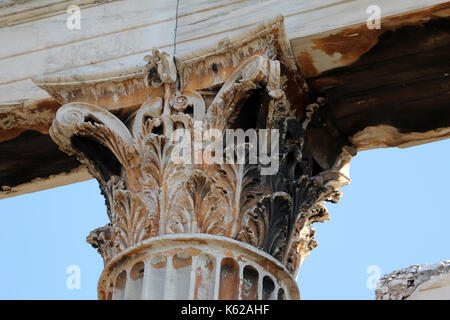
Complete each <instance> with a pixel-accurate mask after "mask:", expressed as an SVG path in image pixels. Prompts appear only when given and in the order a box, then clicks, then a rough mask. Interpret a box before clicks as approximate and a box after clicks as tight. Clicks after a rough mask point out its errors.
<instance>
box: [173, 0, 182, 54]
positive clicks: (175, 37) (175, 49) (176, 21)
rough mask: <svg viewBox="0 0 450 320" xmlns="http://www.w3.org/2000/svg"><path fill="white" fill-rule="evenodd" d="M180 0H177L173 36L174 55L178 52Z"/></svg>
mask: <svg viewBox="0 0 450 320" xmlns="http://www.w3.org/2000/svg"><path fill="white" fill-rule="evenodd" d="M179 4H180V0H177V11H176V13H175V36H174V37H173V56H174V57H175V54H176V53H177V28H178V6H179Z"/></svg>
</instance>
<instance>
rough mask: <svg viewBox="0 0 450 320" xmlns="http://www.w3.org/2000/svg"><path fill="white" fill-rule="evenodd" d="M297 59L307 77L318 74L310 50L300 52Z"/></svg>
mask: <svg viewBox="0 0 450 320" xmlns="http://www.w3.org/2000/svg"><path fill="white" fill-rule="evenodd" d="M297 60H298V63H299V65H300V69H301V70H302V72H303V75H304V76H305V77H306V78H310V77H314V76H316V75H317V74H318V72H317V69H316V67H315V66H314V61H313V58H312V57H311V54H310V53H309V52H306V51H302V52H300V54H299V55H298V59H297Z"/></svg>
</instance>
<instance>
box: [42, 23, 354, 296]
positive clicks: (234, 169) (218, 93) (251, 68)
mask: <svg viewBox="0 0 450 320" xmlns="http://www.w3.org/2000/svg"><path fill="white" fill-rule="evenodd" d="M146 60H147V61H148V65H147V66H146V67H145V71H144V74H145V76H144V77H143V78H142V79H143V81H144V82H145V84H146V85H147V86H149V87H153V88H155V87H158V88H159V87H161V88H162V92H163V96H149V97H148V98H147V100H146V101H144V103H143V104H142V105H141V106H139V107H138V108H136V109H133V110H132V111H131V112H130V113H128V114H126V117H121V116H120V115H118V116H116V115H114V114H113V113H111V112H109V111H107V110H105V109H103V108H101V107H98V106H95V105H92V104H88V103H83V102H71V103H68V104H65V105H64V106H62V107H61V108H60V109H59V110H58V111H57V113H56V117H55V120H54V122H53V125H52V127H51V130H50V135H51V137H52V139H53V140H54V141H55V142H56V143H57V144H58V145H59V147H60V149H61V150H63V151H64V152H66V153H68V154H74V155H76V156H77V158H78V159H79V161H80V162H82V163H83V164H84V165H86V166H87V168H88V170H89V172H90V173H91V174H92V175H93V176H94V177H95V178H96V179H97V180H98V181H99V184H100V188H101V190H102V193H103V195H104V196H105V198H106V204H107V207H108V216H109V218H110V221H111V222H110V223H109V224H108V225H106V226H104V227H102V228H99V229H96V230H94V231H93V232H92V233H91V235H90V236H89V237H88V241H89V243H91V244H92V245H93V246H94V247H95V248H98V250H99V252H100V254H101V255H102V257H103V259H104V262H105V268H108V266H109V265H110V264H111V263H113V261H116V260H118V259H119V260H120V259H122V258H121V257H123V256H124V255H125V254H126V252H128V251H129V250H131V248H134V247H140V246H142V245H143V244H144V243H147V242H148V241H150V240H151V239H153V238H155V237H161V236H164V235H169V234H180V236H181V235H182V234H191V235H192V234H208V235H212V236H219V237H226V238H230V239H236V240H238V241H240V242H243V243H247V244H249V245H251V246H253V247H254V248H255V250H260V251H261V252H266V253H268V254H270V255H271V256H272V257H273V258H274V259H276V260H278V261H279V262H280V263H281V264H282V265H284V268H285V269H286V272H288V273H289V274H290V276H291V277H292V278H296V275H297V272H298V268H299V267H300V265H301V263H302V261H303V260H304V258H305V257H306V256H307V255H308V254H309V252H310V251H311V249H313V248H314V247H315V246H316V243H315V241H314V228H313V227H312V226H311V224H313V223H315V222H323V221H326V220H327V219H328V218H329V214H328V211H327V209H326V208H325V206H324V202H325V201H330V202H337V201H338V200H339V198H340V196H341V192H340V191H339V189H340V187H341V186H343V185H345V184H347V183H348V182H349V178H348V176H347V175H346V174H345V172H346V171H345V170H346V169H347V167H348V164H349V161H350V159H351V156H352V154H351V153H349V152H348V151H347V150H346V149H342V151H341V155H340V156H339V157H337V158H336V159H335V161H334V163H333V164H332V165H331V167H327V168H326V169H324V168H322V167H321V166H320V164H318V163H317V162H316V161H315V160H314V157H313V155H312V152H311V150H312V148H313V146H311V145H308V143H307V142H305V139H304V137H305V132H306V130H307V129H308V126H309V125H310V123H311V122H312V121H314V114H315V112H316V111H317V110H318V109H320V108H321V107H322V106H323V105H324V104H325V103H326V101H325V99H323V98H319V99H317V102H314V101H311V102H314V103H310V104H307V102H308V101H310V100H311V97H310V95H309V92H308V87H307V85H306V83H305V82H304V79H303V78H301V74H300V73H299V72H298V70H297V66H296V64H295V61H294V60H293V58H292V54H291V52H290V48H289V43H288V42H287V41H286V39H285V35H284V33H283V24H282V19H280V18H279V19H276V20H275V21H272V22H270V23H267V24H263V25H262V26H260V27H258V28H256V29H255V30H254V32H251V33H247V34H245V35H244V36H241V37H239V38H236V39H233V41H232V42H230V43H227V45H226V46H219V47H218V48H216V47H213V48H207V49H203V50H201V51H199V52H198V53H194V54H192V55H190V56H189V57H184V58H182V59H178V60H176V65H175V62H174V60H173V59H172V57H170V56H168V55H167V54H161V53H159V52H158V51H157V50H154V51H153V56H149V57H147V58H146ZM89 85H90V84H87V86H89ZM58 88H61V87H58V86H53V87H52V90H55V91H54V94H55V96H58V95H60V93H58V91H57V90H58ZM63 90H66V89H65V88H64V89H63ZM77 92H78V91H77ZM71 99H72V100H76V99H77V98H76V95H73V96H72V98H71ZM178 129H183V130H184V131H183V132H184V133H183V135H184V136H185V137H188V138H189V139H188V141H189V142H193V144H191V143H190V144H189V146H188V151H187V154H189V160H188V161H187V162H182V163H178V162H177V161H175V160H174V158H173V154H174V152H175V154H179V150H178V149H177V146H176V144H175V143H174V140H173V134H174V133H176V132H177V130H178ZM210 130H215V131H214V132H217V136H215V137H212V136H211V137H209V138H207V137H206V136H205V133H206V132H210ZM228 130H232V132H233V133H232V134H235V132H234V131H233V130H241V132H243V133H244V130H245V132H246V133H244V134H251V133H252V132H253V133H254V134H255V137H256V136H258V137H259V138H258V140H252V138H248V139H249V140H247V141H246V140H245V139H243V140H242V141H240V140H239V139H238V142H237V144H234V139H235V137H233V136H232V138H233V139H232V142H233V145H232V146H231V147H230V146H229V145H228V139H229V137H228ZM252 130H253V131H252ZM249 132H250V133H249ZM199 135H200V139H202V138H203V142H202V141H200V142H198V136H199ZM205 137H206V138H205ZM255 139H256V138H255ZM222 141H223V142H225V141H226V148H225V149H222V150H223V152H222V151H220V154H219V153H218V151H217V148H216V147H215V146H216V145H218V146H219V149H221V148H223V147H225V146H224V145H223V143H222ZM211 145H212V146H214V148H213V151H214V152H211V149H210V148H211V147H208V146H211ZM192 146H193V148H192ZM275 147H276V148H275ZM191 148H192V149H191ZM230 148H231V149H230ZM256 148H258V150H259V158H260V159H259V160H256V162H252V160H253V159H250V156H251V155H252V154H253V151H254V150H256ZM262 150H266V151H269V152H268V153H266V154H265V156H268V157H270V160H271V161H269V162H268V163H267V162H263V160H262V159H261V157H262V155H264V154H263V153H262V152H263V151H262ZM231 151H232V152H231ZM183 152H186V150H184V151H183ZM239 154H244V155H246V158H245V161H243V162H241V160H239V158H238V155H239ZM255 157H257V156H256V155H255ZM211 160H215V161H211ZM272 166H274V169H273V170H272V171H270V169H271V168H272ZM267 171H270V172H269V173H266V172H267ZM232 256H233V255H232ZM249 272H250V273H252V272H253V271H249ZM116 276H118V275H117V274H114V276H113V278H114V277H116ZM123 277H125V276H123ZM240 278H241V276H240ZM108 281H109V283H110V284H109V285H108V286H110V285H112V286H113V287H114V285H116V284H115V282H114V281H116V280H115V278H114V279H109V280H108ZM117 281H119V280H117ZM120 281H123V279H122V278H121V280H120ZM120 281H119V283H121V282H120ZM105 290H106V289H105ZM108 290H109V289H108ZM112 290H113V289H112ZM242 290H244V291H245V286H244V288H243V289H242ZM284 290H287V288H284ZM108 296H109V295H108V294H106V293H105V292H104V293H103V294H102V295H101V297H103V298H105V297H108ZM251 296H252V297H254V298H256V297H261V295H259V296H257V295H251ZM294 296H295V295H294ZM294 296H293V295H292V294H291V295H289V296H288V297H294Z"/></svg>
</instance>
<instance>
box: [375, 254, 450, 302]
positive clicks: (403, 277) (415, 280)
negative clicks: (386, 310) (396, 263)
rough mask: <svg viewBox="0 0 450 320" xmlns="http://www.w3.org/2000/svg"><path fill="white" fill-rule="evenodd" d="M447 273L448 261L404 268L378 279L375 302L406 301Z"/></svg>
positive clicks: (449, 264) (449, 267) (449, 271)
mask: <svg viewBox="0 0 450 320" xmlns="http://www.w3.org/2000/svg"><path fill="white" fill-rule="evenodd" d="M449 273H450V260H445V261H441V262H438V263H433V264H427V263H425V264H423V265H420V266H419V265H413V266H410V267H406V268H403V269H400V270H397V271H394V272H392V273H389V274H387V275H384V276H383V277H382V278H380V279H379V281H378V283H377V289H376V290H375V296H376V299H377V300H404V299H408V298H409V297H410V296H411V295H412V294H413V293H414V292H415V291H416V290H417V289H418V288H419V287H420V286H421V285H422V284H424V283H425V282H427V281H429V280H430V279H432V278H433V277H436V276H442V275H446V274H449Z"/></svg>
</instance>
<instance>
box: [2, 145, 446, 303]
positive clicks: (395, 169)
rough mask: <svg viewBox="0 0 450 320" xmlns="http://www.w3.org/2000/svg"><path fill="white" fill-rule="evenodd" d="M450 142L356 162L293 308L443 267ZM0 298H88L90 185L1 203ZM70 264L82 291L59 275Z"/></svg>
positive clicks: (94, 268)
mask: <svg viewBox="0 0 450 320" xmlns="http://www.w3.org/2000/svg"><path fill="white" fill-rule="evenodd" d="M449 164H450V139H448V140H444V141H439V142H435V143H431V144H426V145H421V146H417V147H412V148H409V149H396V148H395V149H378V150H371V151H364V152H361V153H359V154H358V155H357V156H356V157H355V158H354V159H353V161H352V166H351V169H350V174H351V178H352V183H351V184H350V185H349V186H347V187H345V188H343V192H344V196H343V198H342V200H341V201H340V202H339V203H338V204H336V205H333V204H328V205H327V206H328V208H329V210H330V212H331V220H330V221H328V222H326V223H323V224H316V230H317V236H316V240H317V242H318V243H319V246H318V247H317V248H316V249H314V250H313V251H312V253H311V254H310V256H309V257H308V258H307V259H306V260H305V262H304V264H303V266H302V267H301V269H300V272H299V277H298V284H299V287H300V292H301V296H302V299H373V298H374V292H373V290H370V289H368V288H367V286H366V281H367V278H368V277H369V276H370V274H367V273H366V271H367V267H368V266H370V265H377V266H378V267H379V268H380V270H381V274H382V275H383V274H385V273H389V272H391V271H393V270H395V269H399V268H402V267H406V266H409V265H412V264H422V263H425V262H429V263H432V262H437V261H439V260H442V259H450V252H449V245H450V237H449V233H448V230H449V226H450V206H449V198H450V189H449V182H450V166H449ZM0 215H1V219H2V226H3V228H2V230H1V231H0V252H1V263H0V274H1V275H2V281H0V299H96V297H97V296H96V286H97V280H98V277H99V275H100V272H101V270H102V266H103V262H102V259H101V258H100V255H99V254H98V253H97V252H96V250H95V249H93V248H91V247H90V245H89V244H87V243H86V241H85V238H86V236H87V235H88V234H89V232H90V231H91V230H93V229H95V228H96V227H100V226H103V225H104V224H105V223H107V215H106V209H105V205H104V199H103V197H102V196H101V195H100V191H99V188H98V184H97V182H96V181H95V180H90V181H87V182H83V183H77V184H73V185H70V186H64V187H60V188H55V189H51V190H47V191H42V192H38V193H33V194H27V195H22V196H19V197H15V198H9V199H5V200H0ZM70 265H78V266H79V267H80V270H81V289H80V290H76V289H74V290H69V289H68V288H67V286H66V280H67V278H68V276H69V274H67V273H66V269H67V267H68V266H70Z"/></svg>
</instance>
